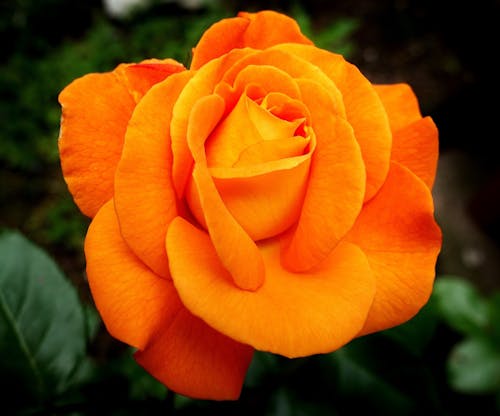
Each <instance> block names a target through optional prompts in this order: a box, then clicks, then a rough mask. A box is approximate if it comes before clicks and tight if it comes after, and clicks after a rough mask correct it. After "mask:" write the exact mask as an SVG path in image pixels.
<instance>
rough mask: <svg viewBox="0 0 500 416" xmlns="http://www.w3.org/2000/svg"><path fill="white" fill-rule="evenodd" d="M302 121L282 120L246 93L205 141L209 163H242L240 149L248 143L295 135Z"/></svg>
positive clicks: (230, 164) (216, 164) (228, 165)
mask: <svg viewBox="0 0 500 416" xmlns="http://www.w3.org/2000/svg"><path fill="white" fill-rule="evenodd" d="M216 96H217V97H218V95H216ZM302 122H303V120H294V121H287V120H282V119H280V118H279V117H276V116H275V115H273V114H272V113H270V112H269V111H267V110H266V109H265V108H262V107H261V106H260V105H259V104H257V103H256V102H255V101H253V100H251V99H250V98H248V97H247V95H246V94H243V95H242V96H241V98H240V100H239V101H238V104H236V106H235V107H234V109H233V110H232V111H231V113H230V114H229V115H228V116H227V117H226V118H224V119H223V120H222V121H221V122H220V124H219V125H218V126H217V127H216V128H215V129H214V131H213V132H212V133H211V134H210V137H209V139H208V140H207V142H206V145H205V148H206V154H207V163H208V165H209V166H210V167H212V166H221V167H222V166H224V167H231V166H234V165H236V164H239V163H240V162H241V158H240V156H241V153H242V152H245V151H246V150H247V149H248V148H249V147H251V146H254V145H256V144H257V143H259V142H263V141H274V140H275V139H289V138H292V137H293V136H294V135H295V131H296V130H297V128H298V126H299V125H300V124H302ZM271 148H273V146H272V145H271ZM247 157H248V155H247ZM255 163H257V160H255Z"/></svg>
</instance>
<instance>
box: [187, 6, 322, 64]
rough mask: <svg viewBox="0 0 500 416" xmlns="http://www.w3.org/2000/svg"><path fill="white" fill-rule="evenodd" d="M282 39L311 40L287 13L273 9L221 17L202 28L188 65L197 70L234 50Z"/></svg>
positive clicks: (272, 42)
mask: <svg viewBox="0 0 500 416" xmlns="http://www.w3.org/2000/svg"><path fill="white" fill-rule="evenodd" d="M284 42H298V43H305V44H311V43H312V42H311V41H310V40H309V39H307V38H306V37H305V36H304V35H303V34H302V33H301V32H300V28H299V26H298V25H297V22H296V21H295V20H293V19H291V18H290V17H288V16H285V15H283V14H280V13H276V12H273V11H262V12H259V13H245V12H241V13H239V14H238V17H234V18H230V19H223V20H221V21H219V22H217V23H215V24H214V25H212V26H211V27H210V28H209V29H208V30H207V31H205V33H204V34H203V36H202V37H201V39H200V41H199V42H198V44H197V45H196V48H194V51H193V61H192V63H191V68H192V69H198V68H200V67H201V66H202V65H204V64H206V63H207V62H208V61H210V60H212V59H215V58H218V57H219V56H222V55H224V54H225V53H227V52H229V51H231V50H233V49H239V48H244V47H251V48H254V49H266V48H268V47H270V46H273V45H276V44H278V43H284Z"/></svg>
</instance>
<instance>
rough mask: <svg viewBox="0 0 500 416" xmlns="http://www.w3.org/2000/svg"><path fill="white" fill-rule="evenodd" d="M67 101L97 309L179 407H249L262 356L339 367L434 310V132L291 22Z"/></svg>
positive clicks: (226, 38)
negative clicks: (318, 359)
mask: <svg viewBox="0 0 500 416" xmlns="http://www.w3.org/2000/svg"><path fill="white" fill-rule="evenodd" d="M60 102H61V105H62V112H63V117H62V122H61V136H60V140H59V148H60V154H61V161H62V169H63V173H64V176H65V179H66V181H67V184H68V186H69V189H70V191H71V193H72V194H73V196H74V199H75V201H76V203H77V205H78V206H79V207H80V209H81V211H82V212H83V213H85V214H86V215H88V216H90V217H93V220H92V223H91V225H90V228H89V231H88V234H87V238H86V241H85V254H86V258H87V274H88V279H89V283H90V288H91V290H92V294H93V297H94V299H95V302H96V305H97V308H98V310H99V312H100V314H101V315H102V318H103V320H104V322H105V324H106V326H107V328H108V330H109V332H110V333H111V334H112V335H113V336H115V337H116V338H118V339H120V340H122V341H124V342H126V343H128V344H130V345H132V346H134V347H136V348H137V349H138V352H137V353H136V359H137V361H138V362H139V363H140V364H141V365H142V366H144V367H145V368H146V369H147V370H148V371H149V372H151V373H152V374H153V375H154V376H155V377H156V378H158V379H159V380H160V381H162V382H163V383H164V384H166V385H167V386H168V387H169V388H171V389H172V390H174V391H177V392H179V393H181V394H184V395H187V396H191V397H197V398H210V399H235V398H237V397H238V396H239V394H240V390H241V386H242V382H243V379H244V376H245V372H246V370H247V367H248V365H249V363H250V360H251V358H252V352H253V350H254V349H258V350H262V351H270V352H273V353H276V354H281V355H284V356H287V357H299V356H306V355H311V354H318V353H326V352H330V351H333V350H335V349H337V348H339V347H341V346H342V345H344V344H345V343H347V342H349V341H350V340H352V339H353V338H355V337H358V336H361V335H364V334H368V333H371V332H375V331H380V330H382V329H385V328H389V327H392V326H395V325H398V324H400V323H402V322H405V321H407V320H408V319H410V318H411V317H413V316H414V315H415V314H416V313H417V312H418V311H419V309H420V308H421V307H422V306H423V305H424V304H425V303H426V301H427V299H428V297H429V295H430V292H431V290H432V285H433V280H434V268H435V262H436V258H437V255H438V252H439V249H440V244H441V234H440V230H439V228H438V226H437V225H436V223H435V221H434V218H433V201H432V196H431V187H432V184H433V180H434V176H435V170H436V163H437V156H438V142H437V136H438V134H437V129H436V127H435V125H434V123H433V122H432V120H431V118H429V117H424V118H423V117H422V116H421V114H420V111H419V108H418V103H417V100H416V98H415V96H414V94H413V92H412V91H411V89H410V87H408V86H407V85H406V84H397V85H386V86H377V85H372V84H371V83H370V82H369V81H368V80H367V79H366V78H365V77H364V76H363V75H362V74H361V73H360V72H359V70H358V69H357V68H356V67H355V66H353V65H351V64H349V63H347V62H346V61H345V60H344V59H343V58H342V57H341V56H339V55H336V54H334V53H331V52H328V51H325V50H321V49H318V48H316V47H315V46H314V45H313V44H312V43H311V41H309V40H308V39H307V38H306V37H304V36H303V35H302V34H301V32H300V30H299V28H298V26H297V24H296V22H295V21H294V20H292V19H290V18H289V17H286V16H284V15H281V14H278V13H275V12H271V11H264V12H260V13H256V14H248V13H240V14H239V15H238V17H236V18H232V19H226V20H222V21H220V22H218V23H216V24H214V25H213V26H212V27H211V28H210V29H208V30H207V31H206V32H205V34H204V35H203V36H202V38H201V40H200V42H199V43H198V45H197V46H196V48H195V49H194V51H193V60H192V64H191V68H190V69H189V70H186V69H185V68H184V67H182V65H180V64H178V63H176V62H175V61H172V60H165V61H159V60H149V61H144V62H142V63H140V64H136V65H134V64H127V65H125V64H124V65H120V66H118V67H117V68H116V69H115V70H114V71H112V72H109V73H105V74H90V75H87V76H84V77H83V78H80V79H78V80H76V81H74V82H73V83H72V84H70V85H69V86H68V87H67V88H66V89H64V91H63V92H62V93H61V95H60Z"/></svg>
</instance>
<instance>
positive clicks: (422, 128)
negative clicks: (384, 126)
mask: <svg viewBox="0 0 500 416" xmlns="http://www.w3.org/2000/svg"><path fill="white" fill-rule="evenodd" d="M438 154H439V143H438V130H437V128H436V125H435V124H434V122H433V121H432V119H431V118H430V117H424V118H421V119H419V120H417V121H415V122H413V123H411V124H409V125H407V126H405V127H403V128H401V129H399V130H398V131H396V132H395V133H394V135H393V146H392V155H391V157H392V160H394V161H396V162H398V163H400V164H401V165H403V166H406V167H407V168H408V169H410V170H411V171H412V172H413V173H414V174H415V175H417V176H418V177H419V178H420V179H422V180H423V181H424V182H425V184H426V185H427V186H428V187H429V189H432V185H433V184H434V178H435V177H436V169H437V164H438Z"/></svg>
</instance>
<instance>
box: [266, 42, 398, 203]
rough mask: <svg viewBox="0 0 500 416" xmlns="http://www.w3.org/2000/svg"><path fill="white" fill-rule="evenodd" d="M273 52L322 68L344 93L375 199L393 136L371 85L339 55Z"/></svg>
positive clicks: (297, 49)
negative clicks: (294, 56)
mask: <svg viewBox="0 0 500 416" xmlns="http://www.w3.org/2000/svg"><path fill="white" fill-rule="evenodd" d="M273 49H276V50H281V51H285V52H288V53H291V54H296V55H297V56H299V57H301V58H302V59H304V60H306V61H309V62H311V63H312V64H313V65H316V66H317V67H318V68H320V69H321V70H322V71H323V72H324V73H325V74H326V75H327V76H328V77H330V79H332V80H333V82H334V83H335V85H336V86H337V87H338V89H339V90H340V92H341V93H342V97H343V103H344V106H345V111H346V117H347V121H349V123H350V124H351V126H352V128H353V129H354V134H355V136H356V139H357V141H358V143H359V145H360V147H361V153H362V155H363V160H364V162H365V166H366V175H367V178H366V194H365V201H367V200H369V199H370V198H372V197H373V195H375V193H376V192H377V191H378V189H379V188H380V187H381V186H382V184H383V183H384V180H385V177H386V176H387V172H388V171H389V162H390V154H391V147H392V135H391V130H390V126H389V121H388V118H387V113H386V111H385V108H384V106H383V105H382V102H381V100H380V98H379V96H378V94H377V93H376V92H375V89H374V88H373V86H372V84H371V83H370V82H369V81H368V80H367V79H366V78H365V77H364V76H363V75H362V74H361V72H360V71H359V70H358V69H357V68H356V67H355V66H354V65H352V64H350V63H348V62H346V61H345V60H344V58H343V57H342V56H340V55H337V54H334V53H331V52H328V51H325V50H322V49H319V48H315V47H312V46H308V45H299V44H285V45H278V46H275V47H273Z"/></svg>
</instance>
